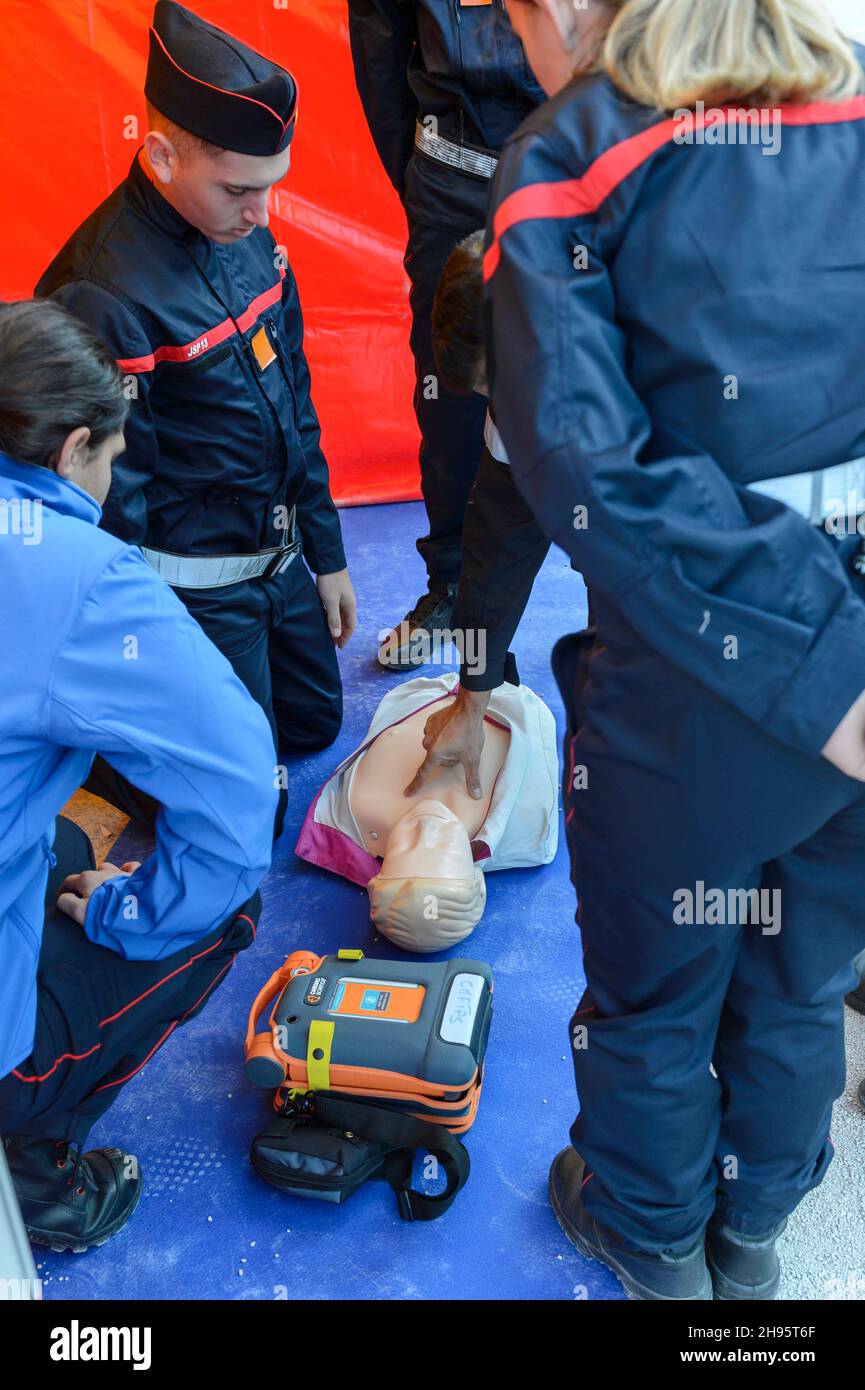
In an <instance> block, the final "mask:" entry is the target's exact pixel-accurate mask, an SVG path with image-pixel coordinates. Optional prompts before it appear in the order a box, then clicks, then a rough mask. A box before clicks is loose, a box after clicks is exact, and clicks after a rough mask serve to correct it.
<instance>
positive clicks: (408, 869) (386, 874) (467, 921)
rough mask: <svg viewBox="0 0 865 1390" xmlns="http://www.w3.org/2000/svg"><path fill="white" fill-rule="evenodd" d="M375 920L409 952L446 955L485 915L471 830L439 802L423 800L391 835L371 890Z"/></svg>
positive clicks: (399, 821)
mask: <svg viewBox="0 0 865 1390" xmlns="http://www.w3.org/2000/svg"><path fill="white" fill-rule="evenodd" d="M367 888H368V890H369V897H370V916H371V918H372V920H373V922H375V924H376V926H377V927H378V929H379V931H380V932H381V933H382V935H383V936H386V937H387V938H388V939H389V940H390V941H393V942H394V944H395V945H397V946H401V947H402V948H403V950H406V951H422V952H424V951H443V950H447V948H448V947H449V946H454V945H456V943H457V942H458V941H464V940H465V938H466V937H467V936H468V935H469V933H470V932H471V931H473V929H474V928H475V927H476V926H477V924H478V922H479V921H480V919H481V917H482V916H483V911H484V904H485V902H486V884H485V882H484V875H483V871H482V870H481V869H479V868H478V867H477V865H476V864H475V863H474V861H473V859H472V851H471V845H470V843H469V837H468V834H467V833H466V828H465V826H464V825H463V823H462V821H461V820H459V819H458V817H457V816H455V815H454V813H453V811H451V810H449V808H448V807H447V806H445V805H443V803H442V802H440V801H433V800H429V799H427V800H424V801H418V802H416V803H415V805H414V806H412V807H410V809H409V810H408V811H407V812H406V814H405V815H404V816H402V817H401V818H400V819H399V820H398V821H397V822H396V824H395V825H394V827H393V829H392V830H391V832H390V835H389V836H388V840H387V844H386V846H385V852H384V856H383V859H382V865H381V871H380V873H378V874H377V875H376V877H375V878H373V879H370V882H369V883H368V885H367Z"/></svg>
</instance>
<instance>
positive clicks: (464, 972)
mask: <svg viewBox="0 0 865 1390" xmlns="http://www.w3.org/2000/svg"><path fill="white" fill-rule="evenodd" d="M492 994H493V979H492V971H491V969H490V967H489V966H488V965H486V964H484V963H483V962H482V961H476V960H447V961H418V962H415V961H405V962H404V961H389V960H366V959H365V958H364V956H363V952H362V951H348V950H344V951H339V952H337V954H336V955H331V956H316V955H313V954H312V953H310V952H307V951H296V952H294V953H293V954H292V955H290V956H289V957H288V958H287V960H286V961H285V963H284V964H283V965H282V966H281V967H280V968H279V970H277V971H276V972H275V974H273V975H272V976H271V978H270V979H269V980H268V982H267V984H266V985H265V986H264V988H263V989H262V990H261V991H260V992H259V994H258V996H257V998H256V1000H255V1003H254V1004H253V1006H252V1009H251V1011H250V1015H249V1025H248V1028H247V1032H246V1046H245V1059H246V1068H245V1069H246V1076H247V1078H248V1080H249V1081H251V1082H252V1083H253V1085H256V1086H264V1087H268V1088H270V1087H272V1088H274V1090H275V1097H274V1107H275V1109H276V1110H278V1111H285V1110H286V1109H287V1108H288V1107H289V1105H290V1104H291V1103H292V1102H293V1100H294V1099H295V1097H296V1096H298V1095H303V1094H307V1093H309V1092H327V1093H328V1094H329V1095H330V1096H344V1097H346V1098H355V1099H357V1100H365V1101H367V1102H368V1103H373V1104H375V1105H377V1106H381V1107H384V1108H386V1109H388V1110H395V1111H401V1112H402V1113H404V1114H406V1115H409V1116H412V1117H414V1118H416V1119H423V1120H425V1121H427V1122H431V1123H433V1124H438V1125H443V1126H445V1127H446V1128H447V1129H449V1130H450V1131H451V1132H452V1133H454V1134H460V1133H463V1132H464V1131H465V1130H467V1129H468V1128H469V1127H470V1126H471V1124H472V1123H473V1121H474V1118H475V1114H476V1113H477V1107H478V1100H479V1099H480V1091H481V1083H482V1081H483V1067H484V1056H485V1052H486V1045H487V1037H488V1035H489V1029H490V1022H491V1019H492ZM268 1008H269V1009H270V1014H269V1016H268V1026H267V1029H266V1030H262V1031H256V1030H257V1029H258V1027H259V1022H260V1020H261V1017H262V1015H263V1014H264V1012H265V1010H267V1009H268Z"/></svg>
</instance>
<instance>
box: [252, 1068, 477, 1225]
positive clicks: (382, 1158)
mask: <svg viewBox="0 0 865 1390" xmlns="http://www.w3.org/2000/svg"><path fill="white" fill-rule="evenodd" d="M418 1152H420V1153H421V1154H424V1155H427V1154H428V1155H430V1156H432V1157H433V1158H435V1159H436V1161H437V1162H438V1163H440V1164H441V1166H442V1168H443V1170H444V1173H445V1177H446V1179H447V1183H446V1186H445V1190H444V1191H443V1192H441V1193H437V1194H435V1195H433V1196H430V1195H427V1194H426V1193H424V1192H418V1191H417V1190H416V1189H415V1188H413V1187H412V1185H411V1180H412V1167H413V1163H414V1157H415V1154H416V1153H418ZM249 1156H250V1158H251V1160H252V1166H253V1168H254V1169H255V1171H256V1172H257V1173H258V1174H259V1176H260V1177H262V1178H263V1179H264V1181H265V1182H268V1183H270V1184H271V1186H273V1187H277V1188H279V1190H280V1191H281V1192H288V1193H290V1194H291V1195H292V1196H294V1197H316V1198H318V1199H319V1201H324V1202H336V1203H340V1204H341V1203H343V1202H346V1201H348V1199H349V1197H350V1196H351V1195H352V1193H353V1192H356V1191H357V1189H358V1188H359V1187H360V1186H361V1185H362V1184H363V1183H365V1182H368V1181H370V1180H371V1179H373V1178H378V1179H381V1180H382V1181H384V1182H388V1183H390V1185H391V1187H392V1188H393V1190H394V1193H395V1194H396V1199H397V1208H398V1210H399V1214H400V1216H401V1217H402V1219H403V1220H404V1221H432V1220H434V1218H435V1217H437V1216H442V1215H443V1213H444V1212H446V1211H447V1209H448V1207H449V1206H450V1205H451V1203H452V1202H453V1200H454V1198H455V1197H456V1195H457V1193H458V1192H459V1191H460V1190H461V1188H463V1187H464V1186H465V1183H466V1180H467V1178H468V1175H469V1155H468V1150H467V1149H466V1147H465V1145H464V1144H461V1143H460V1141H459V1139H457V1138H456V1137H455V1135H453V1134H451V1133H450V1131H449V1130H447V1129H444V1128H443V1127H442V1126H441V1125H436V1124H428V1123H427V1122H426V1121H424V1120H418V1119H415V1118H414V1117H413V1116H410V1115H402V1114H399V1113H396V1112H394V1111H392V1110H385V1109H382V1107H381V1106H377V1105H373V1104H370V1103H368V1102H366V1101H360V1100H345V1099H344V1097H343V1096H338V1095H334V1094H333V1093H332V1092H328V1091H317V1092H316V1093H315V1094H314V1095H307V1096H298V1097H297V1098H296V1100H295V1102H294V1104H293V1106H292V1107H291V1108H290V1109H288V1110H286V1111H285V1112H284V1113H282V1114H277V1115H274V1117H273V1119H272V1120H271V1121H270V1123H269V1124H268V1125H266V1126H265V1128H264V1129H263V1130H262V1131H261V1133H260V1134H259V1135H257V1136H256V1138H255V1139H254V1140H253V1143H252V1148H251V1150H250V1155H249Z"/></svg>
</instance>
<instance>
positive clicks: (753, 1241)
mask: <svg viewBox="0 0 865 1390" xmlns="http://www.w3.org/2000/svg"><path fill="white" fill-rule="evenodd" d="M786 1225H787V1221H786V1218H785V1219H784V1220H783V1221H780V1222H779V1223H778V1225H777V1226H773V1227H772V1229H771V1230H769V1231H767V1233H766V1234H765V1235H762V1236H750V1235H743V1233H742V1232H741V1231H734V1230H731V1228H730V1227H729V1226H725V1225H724V1224H723V1222H721V1221H718V1220H714V1221H710V1222H709V1226H708V1228H707V1230H706V1259H707V1261H708V1264H709V1269H710V1271H711V1274H712V1283H713V1285H714V1288H715V1297H716V1298H717V1299H721V1300H727V1301H732V1300H734V1299H760V1298H774V1297H775V1294H776V1293H777V1292H778V1285H779V1284H780V1282H781V1266H780V1264H779V1263H778V1256H777V1254H776V1252H775V1241H776V1240H777V1239H778V1236H779V1235H781V1233H782V1231H783V1230H784V1229H785V1227H786Z"/></svg>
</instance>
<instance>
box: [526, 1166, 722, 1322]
mask: <svg viewBox="0 0 865 1390" xmlns="http://www.w3.org/2000/svg"><path fill="white" fill-rule="evenodd" d="M584 1179H585V1164H584V1162H583V1160H582V1158H581V1157H580V1155H579V1154H578V1153H577V1151H576V1149H572V1148H567V1149H562V1152H561V1153H560V1154H558V1155H557V1157H556V1158H554V1159H553V1166H552V1167H551V1169H550V1202H551V1204H552V1208H553V1211H554V1212H555V1215H556V1220H557V1221H558V1223H559V1225H560V1226H561V1228H562V1230H563V1231H564V1233H565V1235H566V1236H567V1237H568V1240H569V1241H571V1243H572V1244H573V1245H575V1246H576V1247H577V1249H578V1250H579V1251H580V1252H581V1254H583V1255H586V1256H587V1257H588V1258H589V1259H590V1260H600V1261H601V1263H602V1264H605V1265H606V1266H607V1268H608V1269H611V1270H612V1271H613V1273H614V1274H615V1276H616V1278H617V1279H619V1280H620V1282H621V1283H622V1285H623V1286H624V1288H625V1291H626V1293H627V1295H628V1297H629V1298H634V1299H655V1300H662V1299H702V1300H707V1301H708V1300H710V1299H711V1297H712V1280H711V1278H710V1277H709V1271H708V1269H707V1268H706V1255H705V1251H704V1247H703V1237H702V1236H700V1239H699V1240H698V1241H697V1242H696V1244H694V1245H692V1246H690V1247H689V1249H687V1250H685V1251H684V1252H678V1251H677V1252H675V1253H674V1252H673V1251H669V1250H665V1251H664V1252H663V1253H662V1254H660V1255H650V1254H648V1253H647V1252H646V1251H642V1250H632V1249H629V1247H628V1246H626V1245H625V1244H624V1242H623V1241H622V1238H621V1236H618V1235H617V1234H616V1233H615V1231H610V1230H608V1229H607V1228H606V1227H605V1226H601V1225H600V1223H599V1222H597V1221H596V1220H595V1219H594V1217H593V1216H590V1215H589V1213H588V1212H587V1211H586V1209H585V1207H584V1206H583V1199H582V1196H581V1188H582V1186H583V1181H584Z"/></svg>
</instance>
